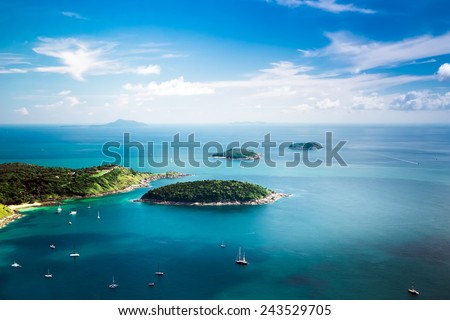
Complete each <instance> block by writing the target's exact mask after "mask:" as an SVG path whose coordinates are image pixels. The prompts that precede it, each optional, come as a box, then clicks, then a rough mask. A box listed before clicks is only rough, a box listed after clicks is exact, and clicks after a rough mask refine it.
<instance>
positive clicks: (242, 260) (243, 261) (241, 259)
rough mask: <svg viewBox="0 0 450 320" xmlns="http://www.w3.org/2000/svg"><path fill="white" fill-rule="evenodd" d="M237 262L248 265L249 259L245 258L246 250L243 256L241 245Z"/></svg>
mask: <svg viewBox="0 0 450 320" xmlns="http://www.w3.org/2000/svg"><path fill="white" fill-rule="evenodd" d="M235 262H236V263H237V264H240V265H242V266H246V265H248V261H247V260H245V252H244V255H243V256H241V248H240V247H239V252H238V256H237V258H236V260H235Z"/></svg>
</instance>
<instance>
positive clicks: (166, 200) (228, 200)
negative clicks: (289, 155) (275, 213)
mask: <svg viewBox="0 0 450 320" xmlns="http://www.w3.org/2000/svg"><path fill="white" fill-rule="evenodd" d="M286 196H288V195H286V194H281V193H277V192H274V191H272V190H269V189H267V188H264V187H262V186H259V185H256V184H253V183H249V182H242V181H236V180H199V181H190V182H178V183H175V184H170V185H167V186H163V187H160V188H156V189H153V190H150V191H148V192H147V193H146V194H145V195H143V196H142V198H141V199H140V201H142V202H150V203H155V204H165V205H188V206H223V205H259V204H267V203H271V202H274V201H276V200H278V199H280V198H282V197H286Z"/></svg>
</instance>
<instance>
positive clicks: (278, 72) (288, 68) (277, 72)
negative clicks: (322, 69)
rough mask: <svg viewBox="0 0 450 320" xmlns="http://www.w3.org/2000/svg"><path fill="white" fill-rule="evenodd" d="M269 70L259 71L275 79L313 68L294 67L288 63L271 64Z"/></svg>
mask: <svg viewBox="0 0 450 320" xmlns="http://www.w3.org/2000/svg"><path fill="white" fill-rule="evenodd" d="M271 65H272V67H271V68H269V69H262V70H260V71H261V72H262V73H263V74H264V75H269V76H275V77H289V76H295V75H299V74H302V73H305V72H308V71H311V70H313V69H314V68H313V67H309V66H299V65H295V64H294V63H292V62H290V61H279V62H273V63H272V64H271Z"/></svg>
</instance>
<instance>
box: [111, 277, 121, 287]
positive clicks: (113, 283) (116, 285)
mask: <svg viewBox="0 0 450 320" xmlns="http://www.w3.org/2000/svg"><path fill="white" fill-rule="evenodd" d="M118 286H119V285H118V284H117V283H116V282H115V281H114V276H113V282H112V283H111V284H110V285H109V288H110V289H115V288H117V287H118Z"/></svg>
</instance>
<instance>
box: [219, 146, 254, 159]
mask: <svg viewBox="0 0 450 320" xmlns="http://www.w3.org/2000/svg"><path fill="white" fill-rule="evenodd" d="M212 157H215V158H226V159H234V160H253V159H259V154H257V153H256V152H254V151H251V150H248V149H246V148H233V149H228V150H227V151H225V152H218V153H214V154H213V155H212Z"/></svg>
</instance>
